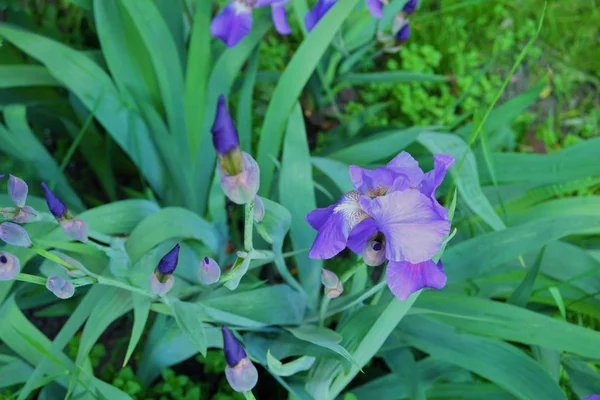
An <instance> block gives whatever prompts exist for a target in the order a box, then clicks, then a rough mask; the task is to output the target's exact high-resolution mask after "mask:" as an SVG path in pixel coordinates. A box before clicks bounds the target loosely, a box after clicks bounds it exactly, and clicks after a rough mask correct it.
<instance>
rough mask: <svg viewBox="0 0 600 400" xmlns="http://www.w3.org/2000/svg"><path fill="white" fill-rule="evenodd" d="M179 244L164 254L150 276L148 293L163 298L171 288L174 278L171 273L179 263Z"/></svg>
mask: <svg viewBox="0 0 600 400" xmlns="http://www.w3.org/2000/svg"><path fill="white" fill-rule="evenodd" d="M179 249H180V246H179V244H176V245H175V247H173V248H172V249H171V250H169V252H168V253H167V254H165V255H164V256H163V257H162V258H161V259H160V261H159V262H158V265H157V266H156V268H155V269H154V273H153V274H152V275H150V291H151V292H152V293H154V294H157V295H159V296H161V297H162V296H164V295H165V294H167V292H168V291H169V290H171V288H172V287H173V284H174V283H175V278H174V277H173V272H175V268H177V263H178V262H179Z"/></svg>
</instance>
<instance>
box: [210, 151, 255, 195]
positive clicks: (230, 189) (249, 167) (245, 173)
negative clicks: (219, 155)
mask: <svg viewBox="0 0 600 400" xmlns="http://www.w3.org/2000/svg"><path fill="white" fill-rule="evenodd" d="M242 159H243V167H242V172H240V173H239V174H237V175H227V174H226V173H225V172H224V171H223V169H222V168H221V165H220V163H217V170H218V171H219V176H220V177H221V188H222V189H223V192H224V193H225V196H227V197H228V198H229V200H231V201H233V202H234V203H236V204H246V203H248V202H249V201H251V200H252V199H253V198H254V196H255V195H256V193H257V192H258V188H259V186H260V168H259V167H258V164H257V163H256V161H254V159H253V158H252V156H251V155H250V154H248V153H242Z"/></svg>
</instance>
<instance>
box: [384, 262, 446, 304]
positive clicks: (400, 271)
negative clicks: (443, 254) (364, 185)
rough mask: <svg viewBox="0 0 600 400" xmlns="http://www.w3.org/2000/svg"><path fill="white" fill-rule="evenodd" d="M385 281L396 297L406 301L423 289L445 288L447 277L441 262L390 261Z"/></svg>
mask: <svg viewBox="0 0 600 400" xmlns="http://www.w3.org/2000/svg"><path fill="white" fill-rule="evenodd" d="M385 279H386V282H387V284H388V286H389V288H390V290H391V291H392V293H394V296H396V297H397V298H398V299H400V300H406V299H407V298H408V297H409V296H410V295H411V294H413V293H414V292H416V291H418V290H420V289H423V288H432V289H441V288H443V287H444V286H445V285H446V280H447V277H446V274H445V273H444V270H443V266H442V262H441V260H440V261H439V262H438V263H437V264H436V263H434V262H433V261H432V260H428V261H424V262H421V263H417V264H411V263H409V262H407V261H400V262H395V261H390V263H389V264H388V266H387V271H386V273H385Z"/></svg>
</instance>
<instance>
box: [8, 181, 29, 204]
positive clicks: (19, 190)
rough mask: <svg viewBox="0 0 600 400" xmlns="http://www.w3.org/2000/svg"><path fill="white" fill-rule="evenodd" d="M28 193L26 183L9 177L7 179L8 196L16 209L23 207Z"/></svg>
mask: <svg viewBox="0 0 600 400" xmlns="http://www.w3.org/2000/svg"><path fill="white" fill-rule="evenodd" d="M28 191H29V188H28V187H27V183H25V181H24V180H23V179H21V178H17V177H16V176H14V175H10V178H8V194H9V196H10V198H11V199H12V201H13V203H15V205H16V206H17V207H19V208H23V207H25V202H26V201H27V192H28Z"/></svg>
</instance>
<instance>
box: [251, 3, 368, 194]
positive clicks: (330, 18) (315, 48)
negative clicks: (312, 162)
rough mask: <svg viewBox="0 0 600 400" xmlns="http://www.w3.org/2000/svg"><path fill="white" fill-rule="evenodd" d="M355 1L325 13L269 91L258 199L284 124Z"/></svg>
mask: <svg viewBox="0 0 600 400" xmlns="http://www.w3.org/2000/svg"><path fill="white" fill-rule="evenodd" d="M357 2H358V0H341V1H338V2H337V3H336V4H335V5H334V6H333V8H331V10H329V11H328V12H327V14H326V15H325V16H324V17H323V19H322V21H321V22H320V23H319V24H317V26H316V27H315V29H313V30H312V32H311V33H310V34H309V35H308V36H307V37H306V39H305V40H304V41H303V42H302V44H301V45H300V47H299V48H298V50H297V51H296V52H295V53H294V56H293V57H292V59H291V60H290V62H289V64H288V66H287V68H286V69H285V71H284V73H283V75H282V76H281V79H280V80H279V83H278V84H277V86H276V88H275V91H274V92H273V95H272V97H271V101H270V102H269V107H268V109H267V113H266V115H265V121H264V123H263V127H262V130H261V134H260V141H259V143H258V157H257V161H258V164H259V165H260V173H261V175H260V181H261V188H260V194H261V195H262V196H267V195H268V194H269V193H270V191H271V183H272V180H273V171H274V167H275V165H274V164H273V161H272V158H275V159H277V158H278V155H279V150H280V147H281V141H282V136H283V130H284V125H285V121H286V120H287V118H288V116H289V114H290V113H291V111H292V109H293V107H294V105H295V104H296V102H297V99H298V97H299V95H300V93H301V92H302V89H303V88H304V85H305V84H306V82H308V79H309V78H310V76H311V75H312V73H313V71H314V70H315V68H316V67H317V64H318V63H319V61H320V60H321V57H322V56H323V54H324V53H325V50H327V47H328V46H329V44H330V43H331V41H332V40H333V38H334V36H335V34H336V32H337V31H338V29H339V28H340V26H341V24H342V23H343V22H344V20H345V19H346V17H347V16H348V15H349V14H350V12H351V11H352V9H353V8H354V6H355V5H356V3H357Z"/></svg>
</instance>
